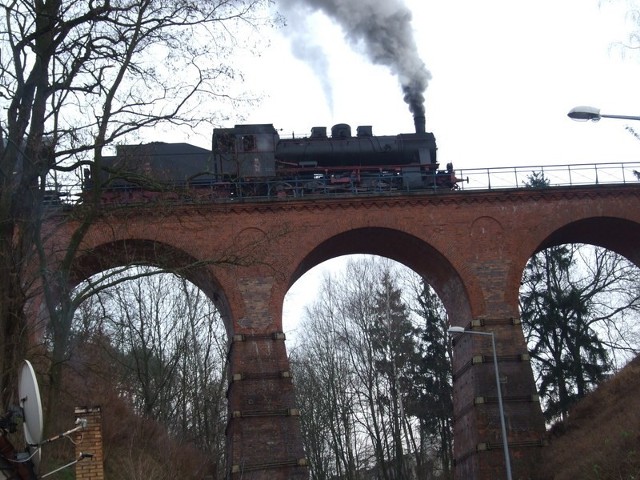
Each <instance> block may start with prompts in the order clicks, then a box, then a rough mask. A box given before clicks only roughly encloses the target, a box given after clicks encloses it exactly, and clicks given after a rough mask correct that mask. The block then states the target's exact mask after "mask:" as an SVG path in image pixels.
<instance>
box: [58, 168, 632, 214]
mask: <svg viewBox="0 0 640 480" xmlns="http://www.w3.org/2000/svg"><path fill="white" fill-rule="evenodd" d="M453 174H454V176H455V178H456V179H457V180H458V182H457V183H456V187H455V190H457V191H470V190H473V191H478V190H499V189H514V188H529V187H531V186H532V179H538V180H540V179H542V180H544V182H545V186H548V187H572V186H575V187H578V186H580V187H582V186H588V185H615V184H629V183H638V182H640V162H630V163H629V162H628V163H619V162H618V163H615V162H614V163H584V164H573V165H538V166H515V167H488V168H464V169H457V170H455V171H454V172H453ZM394 178H395V179H396V180H398V181H397V182H392V181H389V175H388V172H385V173H384V174H381V177H380V181H379V182H373V183H371V184H369V185H368V186H366V187H361V186H357V185H353V184H349V183H346V184H345V183H341V184H339V185H331V184H328V183H327V184H325V185H322V184H319V183H318V182H314V189H313V190H310V189H309V188H308V184H309V182H308V180H303V179H301V180H299V181H295V180H293V181H292V180H290V179H289V180H288V181H287V183H286V184H285V185H286V186H285V187H284V188H283V183H282V182H280V181H277V180H271V181H262V180H261V181H260V182H247V181H245V182H243V181H237V182H209V183H192V184H188V183H181V184H176V185H172V186H171V188H169V189H167V190H165V191H163V192H162V193H163V194H167V193H170V194H174V196H173V198H172V197H171V196H169V198H164V197H165V195H161V197H163V199H168V200H173V201H175V202H176V203H208V202H211V201H219V202H224V201H234V202H237V201H242V200H245V201H246V200H250V201H254V200H256V201H259V200H263V201H264V200H267V201H269V200H283V199H286V198H287V197H289V198H291V197H302V196H308V195H322V196H336V197H339V196H351V195H370V196H376V195H386V194H412V193H425V191H430V192H432V193H436V194H437V193H449V192H450V190H449V189H448V188H443V187H442V186H436V185H429V184H428V182H427V184H424V185H422V186H420V187H416V186H413V187H410V186H407V185H408V182H406V183H405V182H402V181H401V180H402V175H401V174H398V175H397V176H395V177H394ZM398 185H403V186H398ZM533 186H535V185H533ZM538 186H540V185H538ZM136 189H137V190H144V188H141V187H135V186H126V187H122V186H121V187H116V188H111V189H109V190H110V193H111V194H112V195H111V196H112V198H110V199H109V201H110V200H114V201H115V202H116V203H120V202H121V201H123V198H122V197H123V196H122V195H121V194H123V193H125V194H127V195H129V196H130V199H129V200H128V201H127V200H124V202H125V203H132V204H134V203H138V202H147V201H149V200H154V199H155V198H154V195H153V194H147V195H134V194H132V192H133V191H134V190H136ZM82 192H83V188H82V180H81V178H80V176H77V180H76V181H73V180H69V179H65V180H64V181H58V182H50V183H49V185H48V191H47V195H46V197H45V203H47V204H49V205H56V204H60V203H62V204H71V205H72V204H76V203H79V202H82V196H83V194H82ZM194 192H195V193H194ZM242 192H244V193H242Z"/></svg>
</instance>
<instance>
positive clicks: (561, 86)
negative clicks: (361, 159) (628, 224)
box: [238, 0, 640, 330]
mask: <svg viewBox="0 0 640 480" xmlns="http://www.w3.org/2000/svg"><path fill="white" fill-rule="evenodd" d="M352 3H356V2H355V0H354V1H353V2H352ZM405 4H406V6H407V7H408V8H409V9H410V10H411V12H412V15H413V20H412V26H413V30H414V34H415V39H416V44H417V47H418V51H419V54H420V57H421V58H422V60H423V61H424V63H425V65H426V67H427V69H428V70H429V71H430V72H431V75H432V79H431V81H430V83H429V86H428V88H427V90H426V117H427V130H428V131H432V132H433V133H434V134H435V136H436V140H437V142H438V147H439V152H438V153H439V160H440V163H441V164H443V165H444V164H445V163H448V162H453V164H454V167H455V168H474V167H493V166H515V165H531V166H537V165H549V164H575V163H591V162H640V141H638V140H636V139H635V138H634V137H633V136H631V135H630V134H629V133H628V132H626V131H625V128H624V127H625V125H628V124H629V122H625V121H620V120H606V119H604V120H602V121H600V122H598V123H594V122H588V123H578V122H575V121H572V120H570V119H569V118H568V117H567V113H568V111H569V110H570V109H571V108H572V107H575V106H578V105H591V106H595V107H598V108H600V109H601V111H602V113H609V114H623V115H640V95H639V94H638V90H639V85H640V56H639V55H638V54H637V53H634V52H633V51H631V50H628V49H624V48H622V47H621V46H620V44H621V43H624V42H627V41H628V38H629V35H630V33H631V32H632V28H633V25H632V23H631V22H630V21H629V20H628V16H627V11H626V8H627V7H626V2H624V1H618V2H616V1H613V2H606V1H605V2H600V1H598V0H538V1H536V2H514V1H511V0H484V1H482V2H478V1H477V0H457V1H455V0H406V2H405ZM307 20H308V21H307V23H308V25H307V26H306V27H305V28H307V29H308V33H309V35H308V36H309V37H310V39H312V40H313V41H314V42H315V43H316V45H319V46H321V47H322V51H323V52H324V54H325V55H326V57H327V66H326V74H327V78H328V79H329V81H328V82H324V83H323V78H321V77H322V76H321V75H318V74H317V73H316V72H314V70H313V68H312V67H311V66H310V63H311V62H309V61H307V62H305V61H303V60H300V59H298V58H296V57H295V56H294V55H293V54H292V48H291V42H290V38H288V37H287V36H286V34H285V33H286V31H287V30H286V29H284V30H282V31H280V32H279V33H276V34H274V35H273V36H272V37H271V38H270V41H271V45H270V47H269V48H268V49H267V50H266V51H265V53H264V55H263V56H261V57H260V58H259V59H253V60H251V62H249V64H248V67H247V69H248V70H247V77H246V78H247V84H248V85H251V86H252V88H255V91H262V92H263V94H264V95H265V100H264V101H263V103H262V104H261V105H260V106H258V107H257V108H255V109H254V110H252V111H251V112H250V113H249V114H248V116H247V118H246V119H245V120H246V122H247V123H273V124H274V125H275V126H276V128H278V129H282V131H283V132H282V133H283V134H290V133H292V132H295V133H296V134H297V135H304V134H307V133H308V132H309V131H310V129H311V127H312V126H327V127H330V126H331V125H333V124H335V123H349V124H350V125H352V127H355V126H357V125H372V126H373V131H374V134H397V133H411V132H413V119H412V116H411V114H410V113H409V110H408V107H407V105H406V104H405V103H404V102H403V99H402V92H401V89H400V87H399V83H398V79H397V78H396V77H394V76H393V75H392V74H391V73H390V71H389V70H388V69H387V68H386V67H383V66H376V65H371V63H370V62H369V61H368V60H367V59H366V58H365V56H364V55H363V54H362V52H361V51H358V49H357V48H353V47H352V46H351V45H350V44H349V43H348V42H347V41H346V40H345V37H344V32H343V31H342V30H341V29H340V28H339V27H338V26H337V25H336V24H335V23H334V22H332V21H331V20H330V19H328V18H327V17H326V16H324V15H322V14H314V15H312V16H311V17H309V18H308V19H307ZM327 84H328V85H330V93H327V87H326V85H327ZM238 123H240V120H238ZM633 123H634V122H631V123H630V124H631V125H633ZM635 123H636V124H637V125H635V126H636V128H637V129H638V130H640V122H635ZM336 264H337V263H336V262H334V264H333V265H336ZM326 269H330V267H329V268H327V267H326V266H325V270H326ZM320 275H321V273H320V269H316V271H315V272H312V273H310V274H308V275H306V276H305V277H303V279H301V281H299V282H298V283H297V284H296V285H295V286H294V288H293V289H292V290H291V291H290V293H289V295H288V300H287V302H286V304H285V324H291V323H293V322H294V321H295V319H296V318H297V317H299V316H300V309H299V307H300V305H302V304H304V303H308V302H310V301H312V300H313V295H311V294H310V292H312V291H313V290H314V289H315V288H317V285H318V283H317V282H318V278H319V276H320ZM285 330H286V329H285Z"/></svg>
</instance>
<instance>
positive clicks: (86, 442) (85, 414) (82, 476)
mask: <svg viewBox="0 0 640 480" xmlns="http://www.w3.org/2000/svg"><path fill="white" fill-rule="evenodd" d="M75 415H76V417H77V418H81V419H85V420H86V421H87V427H86V428H85V429H84V430H81V431H80V432H77V433H76V435H75V439H74V442H75V444H76V459H80V460H79V461H78V463H76V480H104V456H103V449H102V411H101V409H100V407H76V409H75ZM82 457H84V458H82Z"/></svg>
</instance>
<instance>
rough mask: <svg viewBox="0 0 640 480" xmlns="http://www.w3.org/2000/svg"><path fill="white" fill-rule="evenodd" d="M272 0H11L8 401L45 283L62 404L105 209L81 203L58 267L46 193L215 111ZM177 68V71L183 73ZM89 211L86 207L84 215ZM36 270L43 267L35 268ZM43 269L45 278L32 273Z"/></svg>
mask: <svg viewBox="0 0 640 480" xmlns="http://www.w3.org/2000/svg"><path fill="white" fill-rule="evenodd" d="M267 1H268V0H249V1H228V0H213V1H196V0H186V1H180V2H162V1H159V0H113V1H109V2H94V1H90V2H85V1H79V0H37V1H35V2H32V1H27V0H8V1H3V2H2V3H1V6H2V10H3V13H4V18H3V20H4V21H3V23H2V27H0V53H1V55H0V104H1V105H2V107H3V112H4V114H5V115H4V118H2V119H1V120H0V177H1V178H0V182H1V183H0V225H2V226H1V227H0V292H2V298H1V300H0V350H1V352H2V353H1V355H0V372H1V373H0V391H1V392H2V394H3V401H4V403H5V404H6V403H7V401H8V398H9V395H10V392H11V385H12V379H13V378H14V376H15V366H16V365H17V360H18V359H19V358H21V357H22V356H23V355H24V351H25V341H26V340H25V339H26V337H27V332H28V328H29V325H28V323H27V321H26V318H25V309H24V307H25V303H26V301H27V300H28V296H29V295H30V292H32V291H33V288H32V286H33V284H34V282H36V281H37V282H38V283H39V284H40V286H41V288H42V289H43V292H44V298H45V300H46V305H47V309H48V312H49V317H50V327H51V331H52V338H53V340H54V342H53V346H52V350H51V354H52V361H51V366H52V370H51V372H49V376H50V377H51V379H52V383H51V385H52V389H51V390H50V392H49V396H50V398H49V401H48V402H47V405H49V406H51V405H55V403H56V402H55V395H54V394H55V388H56V385H58V384H59V366H60V365H61V364H62V363H63V362H64V360H65V352H66V351H68V346H69V332H70V329H71V324H72V317H73V310H74V309H75V308H76V307H77V302H74V301H73V299H72V292H71V291H70V288H71V287H72V285H73V282H72V281H71V278H70V272H71V268H72V264H73V262H74V259H75V258H76V257H77V255H78V253H79V248H80V244H81V242H82V239H83V238H84V235H85V234H86V232H87V231H88V229H89V228H90V225H91V224H92V222H93V220H94V219H95V216H96V212H97V208H96V207H97V203H98V201H99V198H100V192H99V191H98V189H94V190H93V198H85V199H84V208H83V209H82V211H81V212H82V216H80V217H76V220H78V219H80V220H81V221H80V223H79V225H80V226H79V228H78V229H77V230H76V231H75V233H74V235H73V237H72V239H71V243H70V245H69V249H68V250H67V251H66V252H59V255H58V258H57V259H56V261H57V262H58V263H57V264H56V265H55V266H53V265H52V264H51V262H52V261H53V259H52V258H51V255H50V252H47V251H46V250H45V249H44V248H43V243H42V240H43V236H44V235H46V234H51V232H50V231H49V232H44V231H43V230H42V228H41V227H42V220H43V218H44V217H45V216H46V214H47V210H46V209H45V208H44V202H43V200H44V199H45V197H46V196H47V195H48V191H49V190H50V186H49V184H48V183H49V181H50V180H51V179H54V180H55V179H57V177H58V176H59V175H66V180H67V181H69V180H71V179H75V181H76V186H77V187H79V184H80V183H81V181H82V178H81V174H80V173H78V174H72V173H73V172H79V169H81V167H83V166H88V167H91V168H94V166H95V167H97V168H100V166H101V160H102V157H103V151H104V148H105V147H106V146H108V145H110V144H113V143H114V142H116V141H118V140H119V139H123V138H126V137H131V136H132V135H134V134H136V133H137V132H140V131H141V130H142V129H146V128H153V127H157V126H158V125H160V124H163V123H170V124H173V125H175V126H184V125H188V126H190V127H194V126H196V125H198V124H199V123H200V122H203V121H210V120H211V119H212V118H213V115H212V110H206V109H204V106H206V105H211V109H216V108H219V104H216V103H215V102H211V100H216V99H217V100H221V99H226V100H231V101H233V98H232V97H231V95H230V91H229V90H228V89H226V88H225V86H226V85H229V84H231V83H232V82H231V80H232V79H233V78H234V75H235V72H234V70H233V69H232V68H231V66H230V62H228V61H227V60H228V58H229V54H230V52H231V51H232V50H233V48H234V47H235V46H237V45H238V44H239V43H240V41H239V38H250V35H244V34H243V35H241V36H240V37H239V38H236V37H234V35H233V32H237V31H238V29H239V28H247V29H249V30H250V29H252V28H255V27H256V26H258V25H260V24H261V23H264V22H263V21H262V19H261V18H260V17H259V15H260V12H261V8H262V6H263V5H264V4H265V3H267ZM176 72H179V73H180V74H179V75H178V74H176ZM78 213H80V211H78ZM34 266H35V267H36V268H34ZM34 272H36V273H39V274H40V276H39V277H34V276H33V275H32V274H33V273H34Z"/></svg>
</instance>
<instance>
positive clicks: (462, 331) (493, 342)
mask: <svg viewBox="0 0 640 480" xmlns="http://www.w3.org/2000/svg"><path fill="white" fill-rule="evenodd" d="M448 331H449V333H450V334H453V333H460V334H465V333H467V334H470V335H483V336H486V337H491V348H492V350H493V368H494V370H495V375H496V388H497V389H498V409H499V410H500V427H501V429H502V449H503V452H504V466H505V469H506V471H507V480H512V477H511V460H510V458H509V443H508V441H507V427H506V424H505V419H504V408H503V406H502V391H501V388H500V372H499V371H498V356H497V355H496V339H495V335H494V334H493V332H474V331H472V330H465V329H464V328H463V327H450V328H449V330H448Z"/></svg>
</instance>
